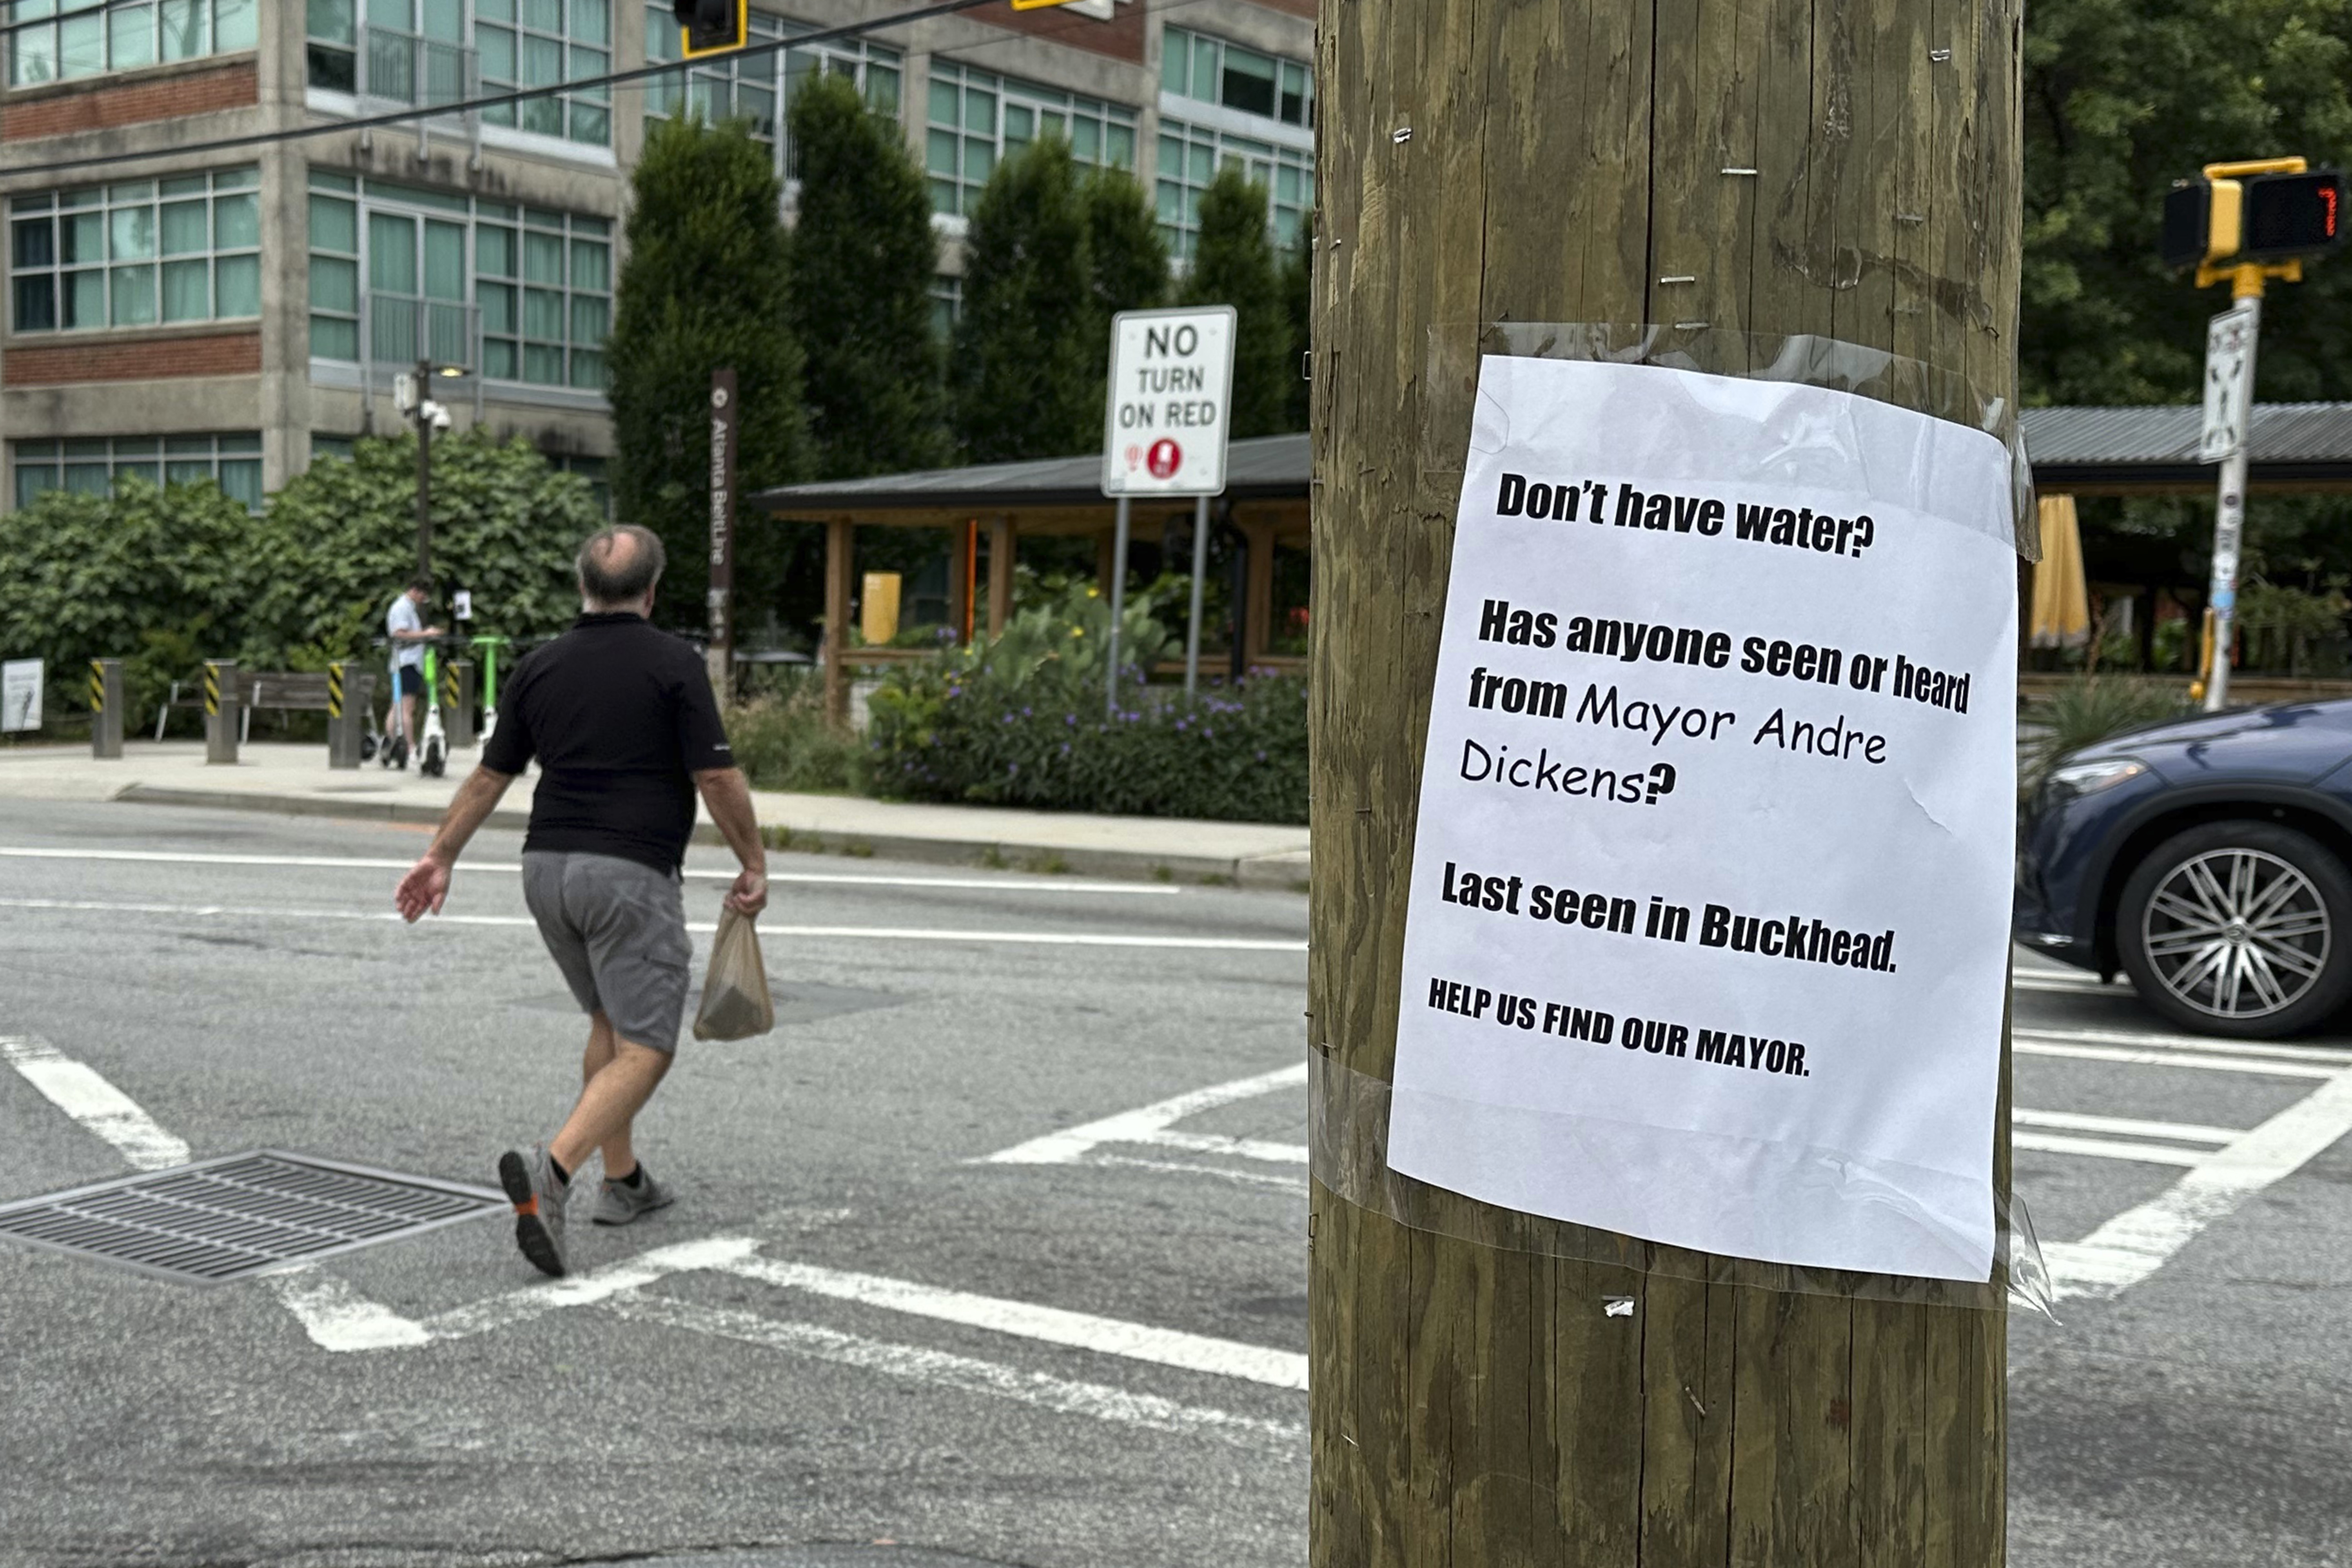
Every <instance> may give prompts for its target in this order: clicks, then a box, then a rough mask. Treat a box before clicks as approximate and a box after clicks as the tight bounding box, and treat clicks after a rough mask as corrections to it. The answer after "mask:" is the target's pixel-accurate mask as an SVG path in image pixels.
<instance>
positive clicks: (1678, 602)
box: [1389, 358, 2017, 1280]
mask: <svg viewBox="0 0 2352 1568" xmlns="http://www.w3.org/2000/svg"><path fill="white" fill-rule="evenodd" d="M2011 504H2012V503H2011V490H2010V470H2009V458H2008V454H2007V452H2006V451H2005V450H2004V448H2003V447H2001V445H2000V442H1998V441H1996V440H1995V439H1994V438H1993V437H1990V436H1987V435H1984V434H1982V433H1980V432H1977V431H1972V430H1969V429H1965V428H1963V427H1961V426H1957V425H1954V424H1951V423H1949V422H1947V421H1943V420H1938V419H1933V418H1929V417H1927V416H1921V415H1916V414H1911V413H1907V412H1905V411H1903V410H1900V409H1897V408H1895V407H1892V406H1890V405H1885V404H1882V403H1876V402H1873V401H1870V400H1868V399H1865V398H1862V397H1857V396H1854V395H1850V394H1845V393H1839V392H1832V391H1827V390H1824V389H1822V388H1817V387H1808V386H1797V385H1790V384H1780V383H1769V382H1756V381H1743V380H1735V379H1730V378H1726V377H1720V376H1708V375H1699V374H1692V373H1687V372H1683V371H1675V370H1666V369H1662V368H1658V367H1655V366H1646V365H1622V364H1601V363H1572V362H1562V361H1553V360H1538V359H1516V358H1491V359H1488V360H1486V362H1485V363H1484V365H1483V367H1482V370H1481V374H1480V378H1479V390H1478V409H1477V416H1476V420H1475V430H1474V433H1473V435H1472V437H1471V444H1470V452H1469V458H1468V461H1467V464H1466V465H1465V479H1464V486H1463V493H1462V502H1461V514H1460V524H1459V528H1458V531H1457V532H1456V534H1455V538H1454V561H1453V574H1452V579H1451V582H1450V584H1449V586H1448V589H1447V594H1446V605H1445V621H1444V640H1443V643H1442V645H1441V647H1440V650H1439V654H1438V661H1437V678H1436V688H1435V693H1434V700H1433V704H1432V708H1431V714H1430V721H1429V742H1428V752H1427V757H1426V760H1425V763H1424V765H1423V775H1422V794H1421V818H1420V831H1419V837H1418V839H1417V841H1416V843H1415V846H1414V851H1413V867H1412V898H1411V903H1410V907H1409V914H1408V918H1407V924H1406V930H1405V942H1404V1005H1403V1008H1402V1016H1401V1018H1400V1020H1399V1024H1398V1031H1397V1054H1396V1079H1395V1084H1396V1087H1395V1095H1394V1100H1393V1102H1392V1105H1393V1116H1392V1120H1391V1127H1390V1146H1389V1159H1390V1163H1391V1165H1392V1166H1393V1167H1394V1168H1395V1169H1397V1170H1398V1171H1401V1172H1403V1173H1406V1174H1408V1175H1412V1176H1415V1177H1418V1178H1420V1179H1421V1180H1423V1181H1426V1182H1430V1183H1433V1184H1436V1185H1439V1186H1443V1187H1448V1188H1451V1189H1453V1190H1454V1191H1456V1192H1461V1193H1465V1194H1469V1195H1471V1196H1473V1197H1476V1198H1479V1199H1482V1200H1484V1201H1486V1202H1488V1203H1492V1204H1496V1205H1502V1206H1505V1207H1507V1208H1514V1209H1521V1210H1526V1211H1529V1212H1532V1213H1537V1214H1543V1215H1551V1216H1553V1217H1555V1218H1559V1219H1564V1220H1570V1221H1573V1222H1577V1223H1580V1224H1584V1225H1591V1226H1600V1227H1602V1228H1604V1229H1608V1230H1613V1231H1619V1232H1623V1233H1626V1234H1629V1235H1633V1236H1637V1237H1644V1238H1646V1239H1649V1240H1652V1241H1657V1242H1663V1243H1667V1244H1670V1245H1675V1246H1680V1247H1694V1248H1698V1249H1701V1250H1704V1251H1708V1252H1714V1253H1719V1254H1724V1255H1727V1256H1734V1257H1744V1258H1764V1259H1768V1260H1770V1261H1775V1262H1782V1263H1790V1264H1797V1265H1802V1266H1810V1267H1818V1268H1850V1269H1861V1270H1867V1271H1873V1272H1887V1273H1895V1274H1909V1275H1926V1276H1934V1277H1938V1278H1944V1279H1972V1280H1981V1279H1986V1278H1987V1277H1988V1275H1989V1273H1990V1267H1991V1258H1992V1249H1993V1234H1994V1225H1993V1212H1992V1149H1993V1115H1994V1097H1995V1091H1996V1089H1997V1087H1998V1081H1999V1076H2000V1014H2001V998H2002V990H2003V983H2004V978H2005V971H2006V967H2007V963H2008V951H2009V914H2010V874H2011V853H2012V850H2013V847H2014V839H2015V811H2016V804H2015V802H2016V795H2015V788H2016V786H2015V770H2016V734H2015V731H2016V712H2015V708H2016V647H2017V589H2016V581H2017V578H2016V572H2017V565H2016V560H2017V558H2016V555H2015V553H2014V551H2013V549H2012V547H2011V543H2010V542H2009V520H2010V516H2011Z"/></svg>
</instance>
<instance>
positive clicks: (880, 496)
mask: <svg viewBox="0 0 2352 1568" xmlns="http://www.w3.org/2000/svg"><path fill="white" fill-rule="evenodd" d="M2018 417H2019V421H2020V423H2021V425H2022V426H2023V427H2024V435H2025V449H2026V453H2027V456H2028V457H2029V458H2031V459H2032V463H2033V479H2034V482H2035V483H2036V484H2037V485H2039V486H2041V487H2042V489H2049V490H2060V489H2063V490H2074V491H2077V492H2089V493H2106V494H2120V493H2127V492H2132V491H2144V490H2167V489H2207V488H2210V486H2211V485H2212V483H2213V479H2214V474H2213V468H2212V466H2211V465H2210V464H2206V463H2200V462H2199V461H2198V460H2197V437H2198V430H2199V427H2200V425H2201V424H2202V423H2203V418H2204V415H2203V411H2202V410H2201V409H2200V408H2199V407H2197V406H2196V405H2189V404H2182V405H2169V406H2147V407H2130V408H2096V407H2063V408H2028V409H2024V410H2022V411H2021V413H2020V414H2019V416H2018ZM2250 447H2251V450H2250V453H2249V458H2248V468H2249V485H2250V487H2251V488H2254V489H2342V488H2352V403H2264V404H2258V405H2255V408H2254V416H2253V426H2252V436H2251V440H2250ZM1311 468H1312V458H1311V456H1310V454H1309V452H1308V449H1307V437H1306V436H1305V435H1304V434H1299V435H1294V436H1261V437H1257V438H1256V439H1255V440H1250V441H1236V442H1234V444H1233V446H1232V447H1230V448H1229V449H1228V455H1227V458H1226V468H1225V472H1226V476H1227V487H1226V490H1225V494H1226V495H1227V496H1228V497H1229V498H1231V499H1233V500H1286V499H1295V498H1297V497H1299V496H1303V495H1305V494H1306V493H1307V479H1308V477H1309V474H1310V472H1311ZM751 500H752V502H753V504H755V505H757V506H760V507H762V508H764V509H765V510H770V511H781V512H800V513H803V514H810V513H824V512H838V511H856V512H869V513H870V512H875V511H940V510H958V509H961V508H966V507H969V508H971V509H973V510H983V509H988V508H1013V507H1081V506H1094V507H1098V506H1101V505H1102V504H1103V495H1102V458H1100V456H1098V455H1097V454H1095V453H1091V452H1089V453H1087V454H1085V455H1083V456H1080V457H1076V458H1040V459H1037V460H1035V461H1031V462H1022V463H982V464H976V465H974V466H972V467H970V468H931V469H927V470H925V471H922V472H919V473H911V474H885V475H881V476H879V477H877V478H875V479H838V480H832V481H825V482H820V483H816V484H806V485H784V486H782V487H780V488H778V489H770V490H762V491H761V492H760V493H759V494H757V495H755V496H753V497H751Z"/></svg>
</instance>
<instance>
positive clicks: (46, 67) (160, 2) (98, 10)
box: [8, 0, 259, 87]
mask: <svg viewBox="0 0 2352 1568" xmlns="http://www.w3.org/2000/svg"><path fill="white" fill-rule="evenodd" d="M257 16H258V0H147V3H134V4H127V5H126V4H124V3H123V0H115V3H114V4H113V5H91V4H89V0H16V5H13V6H10V7H9V10H8V19H9V21H10V22H11V23H13V24H14V25H15V26H16V29H17V30H16V34H15V37H12V38H11V39H10V40H9V47H8V85H9V86H10V87H33V86H37V85H38V84H39V83H41V82H45V81H63V80H66V79H69V78H73V77H82V76H97V75H100V73H102V72H105V71H120V70H131V69H134V68H137V67H140V66H152V65H154V64H157V63H158V62H162V61H170V60H193V59H199V58H203V57H204V56H205V55H218V54H226V53H228V52H229V51H231V50H234V49H249V48H252V47H254V46H255V44H256V42H257V33H258V30H259V29H258V23H257ZM44 18H48V19H47V20H44Z"/></svg>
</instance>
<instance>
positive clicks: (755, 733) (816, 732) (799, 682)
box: [726, 672, 866, 795]
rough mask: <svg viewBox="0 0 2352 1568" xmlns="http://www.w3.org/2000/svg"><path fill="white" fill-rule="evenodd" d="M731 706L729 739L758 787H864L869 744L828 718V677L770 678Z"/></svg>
mask: <svg viewBox="0 0 2352 1568" xmlns="http://www.w3.org/2000/svg"><path fill="white" fill-rule="evenodd" d="M763 684H765V685H766V687H767V689H764V690H761V691H758V692H756V693H754V694H752V695H751V696H749V697H747V698H745V700H742V701H741V702H739V703H736V704H734V705H732V706H730V708H729V709H728V710H727V714H726V719H727V738H728V740H729V741H730V742H732V743H733V745H734V748H735V761H736V763H737V764H738V765H739V766H740V767H741V768H742V770H743V772H744V773H746V774H748V775H749V776H750V778H751V787H752V788H754V789H783V790H798V791H803V792H806V793H810V794H821V795H838V794H846V793H855V792H856V791H858V790H860V789H862V788H864V787H865V783H866V747H865V743H864V742H862V741H860V740H859V739H858V738H857V737H856V736H855V735H852V734H849V733H847V732H846V731H841V730H836V729H835V728H834V727H833V726H832V725H830V724H828V723H826V722H825V719H824V679H823V678H822V677H821V676H818V675H815V674H813V673H800V672H793V673H791V674H786V675H782V676H777V677H772V678H769V679H768V680H767V681H765V682H764V683H763Z"/></svg>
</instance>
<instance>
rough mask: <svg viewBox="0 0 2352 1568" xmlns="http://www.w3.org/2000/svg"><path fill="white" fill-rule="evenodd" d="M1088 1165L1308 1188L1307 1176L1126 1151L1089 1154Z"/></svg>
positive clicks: (1283, 1188) (1250, 1184) (1297, 1189)
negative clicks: (1137, 1155)
mask: <svg viewBox="0 0 2352 1568" xmlns="http://www.w3.org/2000/svg"><path fill="white" fill-rule="evenodd" d="M1080 1163H1082V1164H1087V1165H1118V1166H1123V1167H1125V1168H1127V1169H1129V1170H1136V1171H1164V1172H1168V1173H1171V1174H1174V1175H1180V1176H1213V1177H1215V1178H1216V1179H1217V1180H1218V1181H1221V1182H1232V1183H1234V1184H1237V1185H1240V1186H1244V1187H1275V1188H1278V1189H1280V1190H1281V1191H1283V1192H1286V1193H1303V1192H1305V1191H1306V1190H1307V1178H1306V1177H1304V1176H1275V1175H1268V1174H1267V1173H1265V1172H1264V1171H1237V1170H1234V1168H1233V1167H1232V1166H1230V1165H1187V1164H1185V1163H1182V1162H1181V1161H1177V1160H1138V1159H1133V1158H1131V1157H1129V1156H1128V1155H1125V1154H1105V1153H1101V1152H1096V1153H1092V1154H1089V1155H1087V1157H1086V1159H1084V1160H1083V1161H1081V1162H1080Z"/></svg>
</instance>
